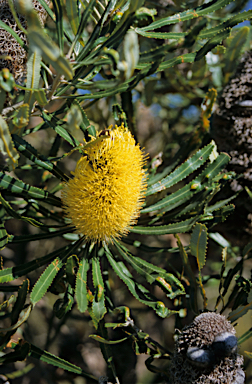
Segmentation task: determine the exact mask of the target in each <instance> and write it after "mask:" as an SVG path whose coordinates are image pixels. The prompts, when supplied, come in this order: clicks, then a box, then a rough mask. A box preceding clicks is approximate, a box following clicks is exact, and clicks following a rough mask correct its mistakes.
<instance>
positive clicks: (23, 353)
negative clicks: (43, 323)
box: [0, 342, 30, 364]
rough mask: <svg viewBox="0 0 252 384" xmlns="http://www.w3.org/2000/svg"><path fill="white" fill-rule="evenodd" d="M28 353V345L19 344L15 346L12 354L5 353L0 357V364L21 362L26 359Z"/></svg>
mask: <svg viewBox="0 0 252 384" xmlns="http://www.w3.org/2000/svg"><path fill="white" fill-rule="evenodd" d="M29 353H30V344H29V343H27V342H25V343H24V344H23V343H22V342H21V343H20V345H17V346H16V348H15V351H14V352H10V353H7V354H6V355H3V356H2V357H0V363H2V364H10V363H15V362H16V361H23V360H25V359H26V357H27V356H28V354H29Z"/></svg>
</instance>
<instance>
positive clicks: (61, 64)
mask: <svg viewBox="0 0 252 384" xmlns="http://www.w3.org/2000/svg"><path fill="white" fill-rule="evenodd" d="M28 40H29V48H30V49H31V51H32V52H37V54H39V55H41V56H42V57H43V59H44V60H45V61H47V62H49V63H50V64H51V65H52V66H53V68H54V69H55V70H56V72H57V74H62V75H64V76H65V77H66V79H67V80H70V79H72V77H73V70H72V67H71V65H70V63H69V61H68V60H67V59H66V58H65V57H64V56H63V55H62V54H61V52H60V49H59V47H58V46H57V45H56V44H55V43H54V42H53V41H52V40H51V39H50V37H49V36H48V35H46V34H45V33H44V32H43V30H42V29H41V28H38V27H34V26H33V27H30V28H29V29H28Z"/></svg>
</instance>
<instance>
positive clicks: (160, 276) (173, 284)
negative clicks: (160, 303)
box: [115, 241, 185, 299]
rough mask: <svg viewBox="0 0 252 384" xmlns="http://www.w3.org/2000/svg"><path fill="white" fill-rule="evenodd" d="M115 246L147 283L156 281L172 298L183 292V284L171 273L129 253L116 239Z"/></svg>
mask: <svg viewBox="0 0 252 384" xmlns="http://www.w3.org/2000/svg"><path fill="white" fill-rule="evenodd" d="M115 245H116V248H117V249H118V251H119V253H120V255H121V256H122V257H123V258H124V260H126V261H127V262H128V263H129V264H130V265H131V266H132V267H133V268H134V269H135V270H136V271H137V272H138V273H139V274H140V275H142V276H144V277H145V278H146V280H147V281H148V283H150V284H152V283H154V282H155V283H156V284H158V285H159V286H161V287H162V289H163V290H164V291H165V292H166V294H167V297H169V298H171V299H173V298H175V297H176V296H177V295H183V294H184V293H185V290H184V286H183V285H182V284H181V282H180V281H179V280H178V279H177V278H176V277H175V276H174V275H173V274H171V273H167V272H166V270H165V269H163V268H159V267H157V266H155V265H153V264H151V263H149V262H147V261H145V260H143V259H141V258H139V257H135V256H133V255H132V254H130V253H129V251H128V250H126V248H124V247H122V246H121V245H120V244H119V243H118V242H117V241H116V242H115Z"/></svg>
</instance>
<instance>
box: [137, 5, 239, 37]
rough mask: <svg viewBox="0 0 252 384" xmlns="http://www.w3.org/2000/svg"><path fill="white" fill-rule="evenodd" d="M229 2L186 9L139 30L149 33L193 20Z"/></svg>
mask: <svg viewBox="0 0 252 384" xmlns="http://www.w3.org/2000/svg"><path fill="white" fill-rule="evenodd" d="M231 1H232V0H219V1H216V0H213V1H211V2H209V3H207V4H203V5H200V6H199V7H197V8H195V9H188V10H187V11H184V12H182V13H177V14H175V15H172V16H168V17H165V18H163V19H160V20H157V21H154V23H151V24H149V25H147V27H143V28H140V30H141V31H150V30H153V29H157V28H161V27H163V26H165V25H170V24H175V23H178V22H181V21H186V20H191V19H195V18H197V17H199V16H203V15H209V13H212V12H215V11H217V10H218V9H220V8H223V7H225V6H226V5H228V4H229V3H230V2H231Z"/></svg>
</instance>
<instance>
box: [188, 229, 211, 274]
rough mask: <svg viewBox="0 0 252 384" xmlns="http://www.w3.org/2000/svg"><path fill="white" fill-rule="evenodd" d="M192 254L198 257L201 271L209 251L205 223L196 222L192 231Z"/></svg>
mask: <svg viewBox="0 0 252 384" xmlns="http://www.w3.org/2000/svg"><path fill="white" fill-rule="evenodd" d="M190 249H191V254H192V255H193V256H195V257H196V259H197V263H198V267H199V271H201V269H202V268H203V267H204V265H205V263H206V251H207V227H206V226H205V225H203V224H198V223H197V224H196V225H195V227H194V228H193V231H192V236H191V241H190Z"/></svg>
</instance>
